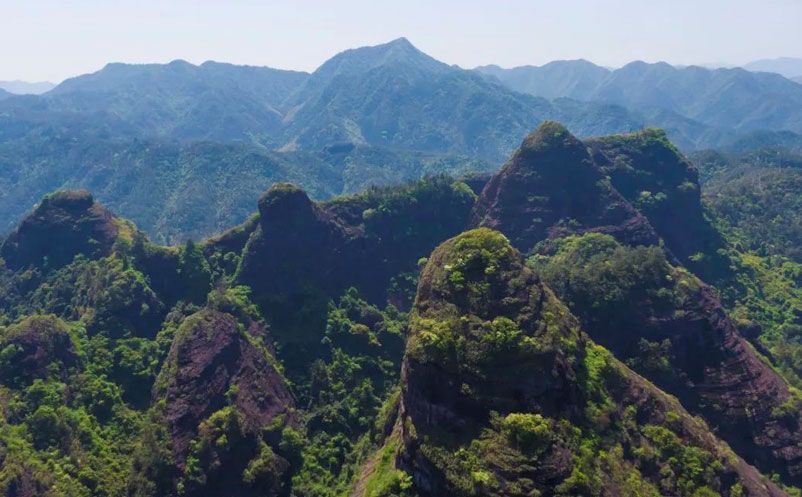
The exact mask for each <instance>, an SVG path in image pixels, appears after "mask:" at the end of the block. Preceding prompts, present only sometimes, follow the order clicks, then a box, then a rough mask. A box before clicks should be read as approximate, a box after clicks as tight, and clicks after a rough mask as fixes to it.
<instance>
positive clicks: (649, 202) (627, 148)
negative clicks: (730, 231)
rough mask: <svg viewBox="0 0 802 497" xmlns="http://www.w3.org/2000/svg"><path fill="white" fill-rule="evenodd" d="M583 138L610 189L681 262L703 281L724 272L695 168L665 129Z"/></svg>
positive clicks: (721, 243)
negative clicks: (705, 212) (621, 198)
mask: <svg viewBox="0 0 802 497" xmlns="http://www.w3.org/2000/svg"><path fill="white" fill-rule="evenodd" d="M585 143H586V145H587V146H588V147H589V148H590V149H591V151H592V154H593V160H594V162H595V163H596V164H598V165H599V167H600V168H601V170H602V172H603V173H604V174H605V175H607V176H608V177H609V178H610V181H611V182H612V184H613V186H614V187H615V189H616V190H618V191H619V192H620V193H621V195H623V196H624V198H626V199H627V200H628V201H629V202H631V203H632V204H633V205H634V206H635V207H636V208H637V209H638V210H639V211H640V212H641V213H642V214H643V215H644V216H646V217H647V218H648V219H649V222H650V223H651V224H652V226H654V228H655V230H656V231H657V233H658V234H659V235H660V237H661V238H662V239H663V240H664V241H665V243H666V246H667V247H668V248H669V249H670V250H671V252H672V253H673V254H674V255H675V256H676V257H677V258H678V259H679V261H680V262H681V263H682V264H683V265H685V266H686V267H688V268H690V269H691V270H693V271H694V272H695V273H697V274H699V275H700V276H701V277H702V278H703V279H705V280H707V281H714V280H716V279H718V278H721V277H722V276H724V275H725V273H726V270H727V267H726V261H722V260H718V257H720V256H718V255H717V253H716V251H717V250H718V249H720V248H723V247H724V245H725V243H724V240H723V239H722V237H721V234H720V233H718V232H717V231H716V230H715V228H713V226H711V225H710V223H709V222H708V221H707V220H706V219H705V217H704V211H703V209H702V203H701V189H700V186H699V173H698V171H697V170H696V168H695V167H694V166H693V165H692V164H691V163H690V162H689V161H688V160H687V159H686V158H685V157H683V156H682V154H680V152H679V151H678V150H677V149H676V147H674V146H673V145H672V144H671V142H669V141H668V138H667V137H666V135H665V132H663V131H661V130H655V129H647V130H644V131H641V132H638V133H631V134H626V135H612V136H607V137H602V138H595V139H591V140H587V141H586V142H585ZM679 220H681V222H680V221H679ZM700 254H706V259H705V258H700V257H698V256H699V255H700ZM694 256H697V257H694Z"/></svg>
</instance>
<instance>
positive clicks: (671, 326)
mask: <svg viewBox="0 0 802 497" xmlns="http://www.w3.org/2000/svg"><path fill="white" fill-rule="evenodd" d="M557 243H559V242H557ZM551 257H552V259H551V260H550V262H549V263H546V264H545V265H544V268H543V274H544V276H545V278H546V279H547V281H548V283H549V284H550V285H551V286H552V287H553V288H554V289H555V291H556V292H557V294H558V295H559V296H560V297H561V298H563V299H564V300H565V301H566V302H569V303H570V304H571V308H572V310H573V311H574V313H575V314H576V315H577V316H578V317H579V318H580V320H581V321H582V324H583V327H584V328H585V329H586V330H587V332H588V333H589V334H590V336H591V337H592V338H593V340H595V341H597V342H598V343H599V344H601V345H603V346H605V347H607V348H608V349H610V350H611V351H612V352H613V353H614V354H615V356H616V357H618V358H619V359H621V360H624V361H626V362H627V363H628V364H630V365H632V367H633V368H634V369H636V370H637V371H638V372H639V373H641V374H642V375H644V376H645V377H646V378H648V379H649V380H651V381H653V382H654V383H655V384H657V386H659V387H660V388H661V389H663V390H665V391H666V392H668V393H670V394H672V395H675V396H676V397H677V398H679V400H680V401H681V402H682V405H683V406H685V407H686V408H687V409H688V410H689V411H691V412H692V413H694V414H698V415H700V416H702V417H703V418H704V419H705V421H706V422H707V423H708V424H709V425H710V426H711V427H712V429H713V430H714V432H715V433H716V434H717V435H718V436H719V437H720V438H722V439H723V440H725V441H727V442H728V443H729V445H730V446H731V447H732V448H733V449H734V450H735V451H736V452H737V453H738V454H739V455H740V456H741V457H743V458H744V459H745V460H747V461H748V462H749V463H751V464H754V465H755V466H757V467H758V468H759V469H760V470H762V471H763V472H764V473H766V474H770V473H777V474H779V475H781V476H782V477H783V479H784V481H786V482H787V483H789V484H792V485H795V486H799V485H802V411H800V406H802V398H800V397H799V394H798V393H793V392H792V391H791V389H790V388H789V385H788V384H787V383H786V382H785V380H784V379H783V378H782V377H781V376H780V375H779V374H778V373H777V372H776V371H775V370H774V369H773V368H772V367H771V366H770V365H769V363H768V362H767V361H766V360H765V359H762V358H761V357H759V356H758V354H757V352H756V351H755V349H754V348H753V347H752V346H751V345H750V344H749V343H748V342H747V340H746V339H744V338H743V337H741V336H740V334H739V333H738V330H737V329H736V327H735V325H734V324H733V322H732V320H731V319H730V318H729V316H728V315H727V313H726V312H725V310H724V309H723V308H722V306H721V303H720V302H719V300H718V297H717V296H716V294H715V292H714V291H713V289H712V288H710V287H709V286H707V285H706V284H704V283H703V282H701V281H700V280H699V279H698V278H696V277H695V276H693V275H691V274H690V273H688V272H687V271H686V270H684V269H679V268H674V267H672V266H671V265H670V264H669V263H668V262H667V261H666V260H665V258H664V256H663V255H662V253H661V252H660V251H659V249H657V248H646V247H639V248H636V249H626V248H623V247H621V246H620V245H618V244H616V242H615V241H613V240H612V239H610V238H609V237H601V236H598V235H593V236H591V235H588V236H585V237H583V238H581V239H575V240H571V241H569V242H568V243H566V244H565V247H564V248H562V249H560V250H558V251H557V252H556V254H553V255H552V256H551ZM572 268H573V269H572ZM631 275H637V276H631Z"/></svg>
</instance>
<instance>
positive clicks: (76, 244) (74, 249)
mask: <svg viewBox="0 0 802 497" xmlns="http://www.w3.org/2000/svg"><path fill="white" fill-rule="evenodd" d="M117 233H118V227H117V224H116V223H115V220H114V216H113V215H112V214H111V213H110V212H109V211H108V210H106V208H105V207H103V206H102V205H100V204H98V203H96V202H95V201H94V199H93V198H92V195H91V194H90V193H88V192H86V191H60V192H56V193H53V194H51V195H49V196H47V197H45V198H44V199H43V200H42V202H41V203H40V204H39V205H38V206H37V207H36V209H34V211H33V212H32V213H31V214H29V215H28V216H27V217H26V218H25V219H24V220H23V221H22V223H20V225H19V227H18V228H17V229H16V230H15V231H14V232H13V233H11V234H10V235H9V236H8V238H7V239H6V241H5V242H4V243H3V246H2V248H0V254H2V256H3V259H5V261H6V264H7V265H8V267H10V268H12V269H19V268H22V267H28V266H33V265H37V266H38V265H41V264H42V263H43V262H44V261H45V260H46V261H47V266H48V268H49V269H55V268H59V267H61V266H64V265H66V264H69V263H70V262H72V260H73V258H74V257H75V256H76V255H78V254H83V255H85V256H86V257H87V258H90V259H93V258H98V257H102V256H105V255H108V254H109V253H110V252H111V248H112V245H113V244H114V242H115V240H116V239H117Z"/></svg>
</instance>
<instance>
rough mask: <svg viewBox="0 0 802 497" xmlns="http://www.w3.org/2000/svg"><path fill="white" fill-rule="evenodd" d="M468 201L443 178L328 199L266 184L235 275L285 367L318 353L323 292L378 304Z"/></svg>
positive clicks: (465, 210) (462, 217)
mask: <svg viewBox="0 0 802 497" xmlns="http://www.w3.org/2000/svg"><path fill="white" fill-rule="evenodd" d="M475 198H476V196H475V195H474V194H473V192H471V191H470V189H469V188H468V187H467V186H466V185H465V184H464V183H461V182H454V181H453V180H450V179H446V178H443V179H430V180H426V181H421V182H418V183H413V184H411V185H408V186H406V187H399V188H395V189H375V190H370V191H368V192H366V193H364V194H360V195H354V196H351V197H345V198H342V199H337V200H334V201H332V202H329V203H315V202H312V201H311V200H310V199H309V197H308V196H307V195H306V193H304V192H303V191H302V190H300V189H299V188H297V187H295V186H293V185H289V184H277V185H274V186H273V187H272V188H270V190H268V191H267V192H266V193H265V194H264V195H263V196H262V198H261V199H260V201H259V218H258V225H257V226H256V229H255V230H253V233H252V234H251V235H250V238H249V239H248V243H247V244H246V246H245V249H244V251H243V253H242V260H241V263H240V267H239V270H238V272H237V275H236V279H237V281H238V282H240V283H242V284H245V285H248V286H250V287H251V288H252V289H253V300H254V301H255V302H256V303H257V304H258V305H259V306H260V307H261V309H262V311H263V314H264V315H265V316H266V318H267V319H268V320H270V325H271V329H272V333H273V336H274V338H275V339H276V341H277V342H278V343H280V344H281V354H282V357H281V358H282V360H283V361H284V362H285V363H286V364H288V374H290V376H291V377H292V374H293V373H294V371H293V369H297V370H298V371H303V370H305V365H306V364H307V363H308V362H310V361H312V360H314V358H315V357H318V356H319V347H320V341H321V339H322V337H323V332H324V328H325V319H326V314H327V312H328V301H329V300H330V299H332V298H336V297H337V296H338V295H340V294H341V293H342V292H343V291H344V290H345V289H347V288H349V287H355V288H357V289H358V290H359V293H360V295H361V296H363V297H364V298H365V299H366V300H368V301H370V302H372V303H376V304H380V305H383V304H384V303H385V302H386V301H387V290H388V288H390V287H391V286H392V282H393V278H394V277H396V276H398V275H399V274H401V273H405V272H413V271H416V270H417V262H418V259H420V258H421V257H425V256H426V255H428V254H429V253H430V252H431V250H432V249H433V248H434V247H435V246H436V245H437V244H438V243H439V242H440V241H442V240H444V239H445V238H448V237H449V236H453V235H455V234H456V233H459V232H460V231H461V230H462V229H463V228H464V226H465V225H466V223H467V219H468V215H469V213H470V210H471V208H472V206H473V202H474V200H475ZM412 291H414V289H413V290H412Z"/></svg>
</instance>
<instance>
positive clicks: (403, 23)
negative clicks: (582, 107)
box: [0, 0, 802, 82]
mask: <svg viewBox="0 0 802 497" xmlns="http://www.w3.org/2000/svg"><path fill="white" fill-rule="evenodd" d="M400 36H406V37H407V38H409V40H410V41H411V42H412V43H413V44H415V45H416V46H417V47H418V48H420V49H421V50H423V51H424V52H427V53H429V54H430V55H432V56H434V57H436V58H438V59H440V60H442V61H444V62H447V63H450V64H459V65H460V66H463V67H473V66H476V65H481V64H489V63H495V64H499V65H502V66H515V65H522V64H542V63H544V62H548V61H550V60H554V59H576V58H585V59H589V60H591V61H593V62H596V63H598V64H602V65H607V66H619V65H622V64H624V63H626V62H629V61H631V60H635V59H640V60H646V61H658V60H665V61H668V62H671V63H675V64H691V63H697V64H698V63H730V64H740V63H744V62H747V61H750V60H754V59H759V58H766V57H779V56H790V57H802V0H562V1H561V0H509V1H505V0H493V1H487V0H482V1H479V0H461V1H458V0H396V1H392V2H390V1H381V0H372V1H369V0H332V1H324V0H295V1H286V2H278V1H269V0H263V1H257V0H228V1H222V0H218V1H212V0H160V1H156V0H138V1H130V0H0V80H7V79H25V80H29V81H35V80H50V81H54V82H58V81H60V80H62V79H64V78H66V77H69V76H73V75H76V74H81V73H86V72H91V71H95V70H98V69H100V68H101V67H103V65H105V64H106V63H107V62H111V61H114V62H167V61H170V60H173V59H178V58H181V59H185V60H188V61H190V62H194V63H200V62H203V61H205V60H217V61H224V62H232V63H238V64H252V65H265V66H272V67H279V68H286V69H301V70H307V71H309V70H313V69H315V68H316V67H317V66H318V65H320V64H321V63H322V62H323V61H325V60H326V59H327V58H329V57H331V56H332V55H334V54H335V53H337V52H338V51H341V50H344V49H346V48H353V47H357V46H363V45H373V44H377V43H382V42H385V41H389V40H391V39H394V38H397V37H400Z"/></svg>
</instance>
